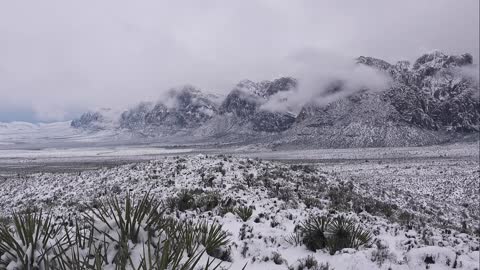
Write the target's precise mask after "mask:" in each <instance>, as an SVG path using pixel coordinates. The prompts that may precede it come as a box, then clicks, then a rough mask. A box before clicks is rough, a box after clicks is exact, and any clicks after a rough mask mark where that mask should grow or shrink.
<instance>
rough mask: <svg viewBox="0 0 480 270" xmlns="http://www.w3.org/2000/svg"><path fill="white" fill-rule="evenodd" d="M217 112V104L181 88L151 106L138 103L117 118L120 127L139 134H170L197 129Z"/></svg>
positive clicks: (186, 88) (188, 87) (197, 93)
mask: <svg viewBox="0 0 480 270" xmlns="http://www.w3.org/2000/svg"><path fill="white" fill-rule="evenodd" d="M216 113H217V105H216V103H215V102H214V101H213V100H212V99H211V97H209V96H207V95H204V94H203V93H202V92H201V91H200V90H198V89H196V88H194V87H192V86H185V87H183V88H181V89H172V90H170V91H169V92H168V93H167V95H166V96H165V97H164V99H163V100H162V101H160V102H158V103H157V104H155V105H152V104H148V103H142V104H140V105H138V106H136V107H134V108H132V109H130V110H128V111H126V112H124V113H123V114H122V116H121V118H120V127H122V128H127V129H131V130H133V131H140V132H145V131H147V132H153V133H157V134H173V133H175V132H178V131H181V130H185V129H193V128H197V127H199V126H200V125H202V124H203V123H205V122H206V121H208V120H209V119H211V118H212V117H213V116H214V115H215V114H216Z"/></svg>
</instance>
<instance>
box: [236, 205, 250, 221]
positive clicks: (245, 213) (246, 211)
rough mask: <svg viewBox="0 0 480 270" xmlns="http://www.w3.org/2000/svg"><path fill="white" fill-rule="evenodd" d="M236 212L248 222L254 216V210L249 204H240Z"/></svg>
mask: <svg viewBox="0 0 480 270" xmlns="http://www.w3.org/2000/svg"><path fill="white" fill-rule="evenodd" d="M235 213H236V214H237V215H238V216H239V217H240V218H241V219H242V220H243V221H244V222H246V221H247V220H248V219H249V218H250V217H251V216H252V213H253V210H252V208H250V207H248V206H239V207H237V208H236V209H235Z"/></svg>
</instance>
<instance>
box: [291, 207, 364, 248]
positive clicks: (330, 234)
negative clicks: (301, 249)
mask: <svg viewBox="0 0 480 270" xmlns="http://www.w3.org/2000/svg"><path fill="white" fill-rule="evenodd" d="M301 230H302V233H303V243H304V244H305V246H306V247H307V248H308V249H309V250H312V251H316V250H317V249H324V248H327V249H328V250H329V251H330V254H331V255H333V254H335V252H337V251H339V250H342V249H344V248H355V249H356V248H358V247H360V246H362V245H365V244H367V243H368V242H370V240H371V238H372V236H371V234H370V232H368V231H365V230H364V229H363V228H362V227H360V226H359V225H356V224H355V222H354V221H353V220H351V219H347V218H345V217H343V216H339V217H336V218H333V219H331V218H327V217H311V218H309V219H307V220H306V221H305V222H304V223H303V224H302V227H301Z"/></svg>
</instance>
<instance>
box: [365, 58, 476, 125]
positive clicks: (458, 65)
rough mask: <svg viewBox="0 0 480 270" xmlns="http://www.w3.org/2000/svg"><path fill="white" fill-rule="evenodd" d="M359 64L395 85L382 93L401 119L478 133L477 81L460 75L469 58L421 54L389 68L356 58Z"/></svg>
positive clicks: (377, 62)
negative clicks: (379, 72)
mask: <svg viewBox="0 0 480 270" xmlns="http://www.w3.org/2000/svg"><path fill="white" fill-rule="evenodd" d="M358 62H359V63H362V64H366V65H369V66H372V67H375V68H378V69H380V70H384V71H386V72H387V73H388V74H390V75H391V76H392V78H393V79H394V81H395V83H394V84H393V86H392V87H391V88H390V89H388V90H387V91H386V92H385V96H386V97H388V98H389V102H390V103H391V104H392V105H393V106H394V107H395V108H396V109H397V110H398V112H400V114H401V115H402V118H403V119H404V120H405V121H406V122H408V123H412V124H415V125H417V126H419V127H422V128H427V129H431V130H456V131H463V132H471V131H478V130H479V117H480V106H479V103H478V94H477V93H478V81H477V82H476V81H475V80H473V79H471V78H468V77H467V76H465V75H464V74H462V68H465V67H469V66H471V64H472V56H471V55H470V54H463V55H460V56H451V55H445V54H443V53H441V52H433V53H430V54H425V55H423V56H421V57H420V58H418V59H417V60H416V61H415V64H414V65H413V67H412V68H409V64H408V62H399V63H397V65H390V64H388V63H386V62H385V61H383V60H378V59H374V58H367V57H360V58H359V59H358Z"/></svg>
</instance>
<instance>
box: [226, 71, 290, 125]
mask: <svg viewBox="0 0 480 270" xmlns="http://www.w3.org/2000/svg"><path fill="white" fill-rule="evenodd" d="M296 86H297V81H296V80H295V79H293V78H288V77H283V78H280V79H277V80H274V81H272V82H270V81H263V82H260V83H255V82H252V81H248V80H246V81H241V82H240V83H238V84H237V86H236V87H235V88H234V89H233V90H232V91H231V92H230V94H228V96H227V97H226V98H225V100H224V101H223V103H222V105H221V106H220V110H219V112H220V114H228V113H230V114H233V115H234V116H235V117H237V118H238V123H240V124H246V123H247V124H251V125H252V128H253V131H257V132H281V131H284V130H287V129H288V128H290V126H291V125H292V124H293V123H294V122H295V117H294V116H293V115H291V114H289V113H283V112H270V111H266V110H263V109H261V105H262V104H264V103H265V102H267V101H268V99H269V98H270V97H271V96H273V95H275V94H276V93H278V92H281V91H288V90H290V89H292V88H295V87H296Z"/></svg>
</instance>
